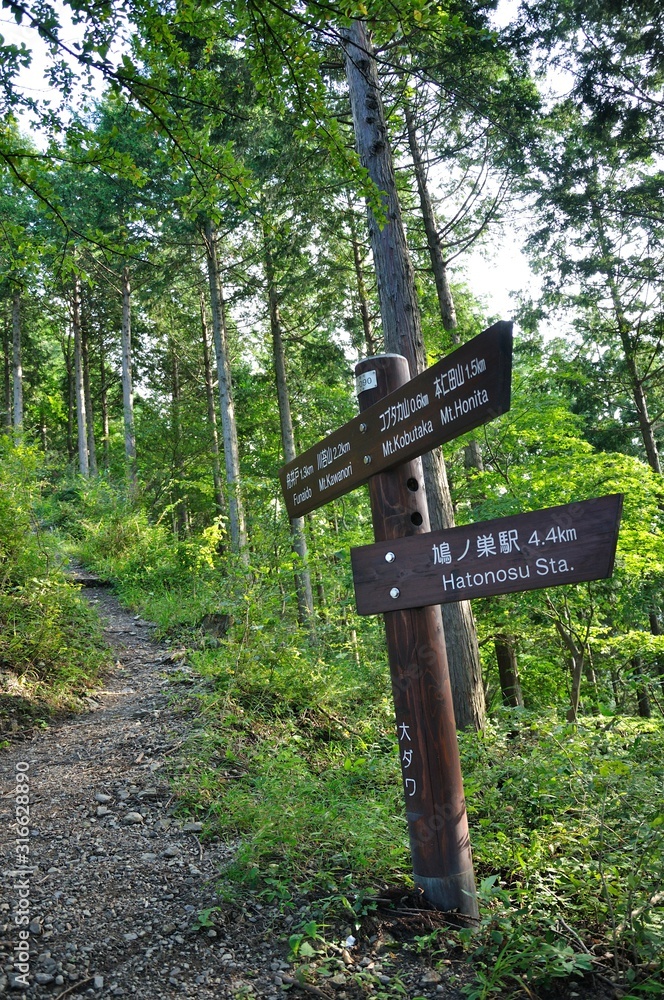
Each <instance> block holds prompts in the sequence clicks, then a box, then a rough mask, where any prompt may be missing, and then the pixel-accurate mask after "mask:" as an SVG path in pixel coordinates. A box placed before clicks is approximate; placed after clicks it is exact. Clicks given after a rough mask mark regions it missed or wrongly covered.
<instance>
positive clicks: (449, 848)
mask: <svg viewBox="0 0 664 1000" xmlns="http://www.w3.org/2000/svg"><path fill="white" fill-rule="evenodd" d="M372 373H375V375H374V374H372ZM355 374H356V376H358V377H359V376H364V378H363V379H362V380H361V383H359V384H360V385H361V386H362V389H361V391H359V392H358V400H359V406H360V412H363V411H364V410H366V409H368V408H369V407H370V406H371V405H372V404H373V403H375V402H377V401H378V400H380V399H382V398H383V396H386V395H387V394H388V393H390V392H392V391H393V390H394V389H397V388H399V386H401V385H403V384H404V383H405V382H408V381H409V379H410V371H409V368H408V362H407V360H406V358H404V357H401V355H397V354H386V355H381V356H380V357H374V358H367V359H365V360H364V361H360V362H359V364H358V365H357V366H356V368H355ZM369 492H370V497H371V511H372V515H373V525H374V535H375V540H376V541H388V540H391V539H396V538H402V537H404V536H406V535H415V534H421V533H423V532H428V531H429V530H430V524H429V515H428V511H427V502H426V493H425V489H424V478H423V474H422V462H421V459H419V458H417V459H415V460H413V461H410V462H405V463H404V464H402V465H400V466H398V467H397V468H395V469H393V470H391V471H389V472H383V473H380V474H378V475H376V476H373V477H372V478H371V479H370V480H369ZM389 555H391V553H387V556H386V558H389ZM396 596H397V597H398V593H397V595H396ZM384 620H385V630H386V633H387V650H388V658H389V663H390V672H391V676H392V692H393V695H394V704H395V710H396V723H397V733H398V737H399V755H400V758H401V768H402V774H403V782H404V795H405V800H406V816H407V819H408V830H409V835H410V846H411V853H412V858H413V872H414V877H415V882H416V884H417V885H419V886H420V887H421V888H422V889H423V891H424V894H425V896H426V898H427V899H429V900H430V901H431V902H432V903H434V904H435V905H436V906H437V907H438V908H439V909H441V910H448V911H450V910H458V911H459V912H460V913H463V914H466V915H467V916H470V917H478V916H479V911H478V905H477V896H476V891H475V877H474V873H473V862H472V855H471V850H470V838H469V835H468V819H467V816H466V805H465V799H464V794H463V783H462V778H461V764H460V760H459V746H458V743H457V735H456V726H455V721H454V709H453V706H452V692H451V688H450V677H449V669H448V665H447V654H446V652H445V637H444V634H443V622H442V617H441V611H440V607H439V606H438V605H435V606H431V607H424V608H415V609H412V610H405V611H390V612H388V613H387V614H385V615H384Z"/></svg>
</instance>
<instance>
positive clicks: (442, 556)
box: [351, 494, 623, 615]
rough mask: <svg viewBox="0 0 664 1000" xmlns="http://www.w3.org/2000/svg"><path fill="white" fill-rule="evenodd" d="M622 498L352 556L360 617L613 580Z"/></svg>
mask: <svg viewBox="0 0 664 1000" xmlns="http://www.w3.org/2000/svg"><path fill="white" fill-rule="evenodd" d="M622 502H623V497H622V494H615V495H612V496H606V497H600V498H597V499H593V500H583V501H581V502H579V503H571V504H564V505H563V506H560V507H548V508H546V509H545V510H535V511H531V512H529V513H526V514H515V515H513V516H512V517H501V518H497V519H495V520H493V521H483V522H480V523H477V524H470V525H467V526H465V527H458V528H448V529H446V530H443V531H433V532H428V533H426V534H420V535H410V536H407V537H405V538H397V539H393V540H392V541H388V542H376V543H375V544H374V545H364V546H361V547H359V548H353V549H351V561H352V564H353V581H354V583H355V597H356V600H357V610H358V612H359V613H360V614H361V615H374V614H379V613H381V612H386V611H397V610H400V609H404V608H419V607H426V606H427V605H431V604H444V603H446V602H450V601H466V600H469V599H471V598H473V597H491V596H495V595H497V594H509V593H513V592H515V591H525V590H537V589H539V588H541V587H556V586H560V585H561V584H566V583H581V582H583V581H586V580H600V579H604V578H605V577H608V576H610V575H611V573H612V571H613V563H614V559H615V552H616V545H617V541H618V528H619V525H620V515H621V513H622Z"/></svg>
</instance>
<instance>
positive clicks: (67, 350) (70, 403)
mask: <svg viewBox="0 0 664 1000" xmlns="http://www.w3.org/2000/svg"><path fill="white" fill-rule="evenodd" d="M62 355H63V357H64V359H65V369H66V372H67V457H68V459H69V462H70V463H73V461H74V456H75V454H76V449H75V448H74V398H75V395H76V393H75V391H74V363H73V358H72V349H71V333H68V334H67V341H66V344H65V342H64V340H63V341H62Z"/></svg>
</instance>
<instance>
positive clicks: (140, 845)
mask: <svg viewBox="0 0 664 1000" xmlns="http://www.w3.org/2000/svg"><path fill="white" fill-rule="evenodd" d="M83 575H85V574H83ZM79 582H80V583H81V584H82V585H83V586H84V588H85V589H84V591H83V595H84V596H85V597H86V598H87V600H89V601H90V602H91V603H92V604H93V605H94V606H96V607H97V608H98V610H99V612H100V615H101V617H102V620H103V621H104V623H105V635H106V638H107V641H108V643H109V645H110V646H111V648H112V649H113V650H114V654H115V657H116V664H115V667H114V669H113V670H111V671H110V673H109V675H108V676H107V677H106V681H105V684H104V686H103V687H102V688H100V689H99V690H97V691H95V693H94V697H93V698H90V699H89V704H90V711H89V712H86V713H84V714H81V715H78V716H75V717H71V718H68V719H66V720H64V721H60V722H57V723H55V724H53V725H52V726H51V727H50V728H49V729H47V730H46V731H43V732H38V733H36V734H34V735H33V736H32V738H30V739H26V740H24V741H23V742H15V743H13V744H11V745H10V747H9V748H8V749H5V750H0V995H2V996H4V995H6V996H7V997H10V998H13V997H16V998H21V1000H36V998H39V997H61V998H64V997H68V998H71V1000H82V998H84V997H98V998H105V997H130V998H135V1000H161V998H170V997H173V998H183V997H196V998H200V1000H206V998H210V1000H211V998H215V1000H231V998H232V1000H242V998H245V1000H246V998H251V997H253V998H257V1000H275V998H278V997H284V996H285V995H286V992H288V995H290V996H293V997H299V998H302V997H306V996H318V997H322V998H324V1000H325V998H327V1000H333V998H335V1000H360V998H365V997H376V1000H392V998H394V1000H397V998H398V997H401V998H406V1000H437V998H441V997H442V998H443V1000H462V994H461V992H460V985H461V984H462V983H463V982H466V983H467V982H469V980H470V979H472V970H471V969H470V968H469V966H468V964H467V962H466V961H465V959H464V958H463V957H462V956H459V955H457V956H454V955H453V956H452V960H450V959H446V960H445V961H443V962H442V963H441V962H440V961H438V962H437V963H435V967H433V965H432V962H431V960H430V959H428V957H427V955H426V954H415V953H414V952H413V951H408V950H404V949H402V948H400V947H399V946H398V943H397V940H396V939H395V937H393V936H392V934H391V933H390V931H394V932H395V934H396V935H397V937H398V936H399V933H398V932H399V931H403V930H404V929H406V930H407V931H408V933H409V935H410V938H411V940H412V939H413V937H414V935H415V934H417V933H424V932H425V931H426V927H427V926H428V925H427V920H429V918H430V917H432V916H433V915H432V914H427V913H426V912H425V911H420V910H418V909H417V906H418V903H417V901H415V903H413V900H412V899H411V900H406V897H403V899H401V900H400V901H399V899H398V897H399V893H398V891H397V896H396V897H395V899H396V900H397V905H396V907H394V908H393V909H394V916H393V917H392V918H391V919H390V916H389V914H388V915H387V916H385V918H384V919H378V920H374V923H373V926H370V927H369V929H368V930H366V931H365V933H363V934H358V937H359V938H360V940H358V941H357V942H353V941H352V939H350V940H348V941H344V939H343V937H342V938H340V940H339V942H337V943H335V942H334V941H328V942H327V943H326V946H325V949H324V952H323V953H322V954H321V955H318V956H314V957H312V958H311V959H310V971H309V973H308V975H307V974H306V973H305V975H304V976H303V970H302V963H301V962H292V961H289V949H288V937H289V935H290V934H292V933H293V931H294V930H296V929H297V928H298V925H299V924H298V921H299V923H301V922H302V921H303V920H304V919H306V915H307V910H306V907H305V908H302V909H301V910H300V911H299V912H298V911H297V910H295V911H294V912H288V911H285V912H282V911H281V910H280V909H279V907H278V906H277V905H269V904H267V903H265V902H264V901H262V900H261V899H260V897H258V896H257V897H255V898H251V897H250V898H249V899H247V898H243V900H242V901H241V902H240V901H237V902H227V901H226V902H225V901H223V900H222V899H221V898H220V897H219V895H218V894H217V893H216V891H215V884H216V881H217V879H218V877H219V872H220V870H221V869H222V868H223V867H224V866H225V865H227V864H228V863H229V862H231V861H232V860H233V856H234V845H232V844H231V845H227V844H222V843H208V842H204V843H203V842H201V841H200V840H199V837H198V836H197V834H198V833H200V830H201V824H199V823H194V822H187V821H186V819H183V818H182V817H179V816H178V815H177V811H176V807H175V802H174V799H173V797H172V792H171V788H170V785H169V782H168V780H167V774H168V770H169V766H170V764H171V762H172V761H174V760H175V761H176V760H177V755H178V753H182V752H184V751H183V750H180V748H181V747H182V745H183V744H184V743H185V741H186V738H187V734H188V732H189V731H190V730H191V727H192V724H193V720H192V716H191V714H190V713H189V714H188V713H185V712H182V711H178V710H176V709H175V708H174V707H173V706H172V704H171V703H170V699H169V696H170V695H171V694H172V692H173V690H174V688H173V686H172V685H173V682H174V681H175V680H177V678H178V677H180V676H181V674H182V671H183V666H182V663H178V662H177V658H176V657H175V656H174V654H173V653H172V652H171V651H170V650H169V649H168V647H167V646H166V645H165V644H159V643H156V642H154V641H153V639H152V638H151V636H152V627H151V626H150V624H149V623H148V622H144V621H142V620H141V619H140V618H138V617H137V616H134V615H132V614H131V613H130V612H129V611H127V610H125V609H123V608H122V607H121V606H120V604H119V603H118V601H117V600H116V598H115V597H114V596H113V594H112V593H111V592H110V591H109V590H107V589H105V588H104V589H103V588H101V587H95V586H94V585H92V586H91V584H94V580H93V579H90V578H88V577H86V578H85V579H83V578H81V579H80V581H79ZM185 670H186V668H185ZM26 775H27V779H28V780H27V782H26V781H25V780H24V776H26ZM17 778H18V779H19V781H18V784H19V785H20V788H19V791H18V794H17ZM26 784H27V785H28V786H29V790H30V796H29V803H28V808H29V820H28V821H27V823H26V826H25V827H23V826H22V824H23V823H24V821H25V813H24V812H22V810H24V809H25V808H26V805H25V804H24V799H23V792H22V789H23V787H24V786H25V785H26ZM26 802H27V797H26ZM17 820H18V822H17ZM22 868H26V869H28V871H27V872H24V871H22V870H21V869H22ZM404 906H406V907H408V906H411V907H412V906H415V909H414V910H408V909H406V910H404V909H403V907H404ZM400 907H401V909H400ZM206 910H212V911H213V917H212V920H206V919H205V918H203V919H202V920H201V919H199V916H200V915H201V914H204V911H206ZM378 910H379V911H380V907H378ZM23 918H25V923H20V921H21V920H23ZM422 921H424V925H423V926H419V923H418V922H420V923H421V922H422ZM431 926H433V925H431ZM418 927H419V930H418ZM347 933H349V934H350V929H349V930H348V932H347ZM26 945H27V947H28V949H29V950H28V952H27V953H26V952H25V951H24V950H22V949H24V948H25V947H26ZM290 957H291V958H292V956H290ZM26 960H27V961H26ZM561 985H562V984H561ZM577 989H578V987H577ZM602 992H603V991H602ZM506 995H507V994H506ZM529 995H531V996H532V995H533V994H532V993H531V994H529ZM591 995H592V996H594V997H598V996H599V993H597V994H595V993H594V992H593V993H592V994H591V992H584V991H583V987H581V989H580V991H579V992H576V990H574V988H572V989H571V990H570V992H569V993H568V992H567V990H566V989H565V988H564V987H562V988H561V989H560V990H558V993H557V998H558V1000H562V998H563V997H567V996H571V997H577V996H581V997H590V996H591Z"/></svg>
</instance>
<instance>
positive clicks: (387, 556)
mask: <svg viewBox="0 0 664 1000" xmlns="http://www.w3.org/2000/svg"><path fill="white" fill-rule="evenodd" d="M395 559H396V556H395V554H394V552H386V553H385V562H389V563H393V562H394V560H395Z"/></svg>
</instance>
